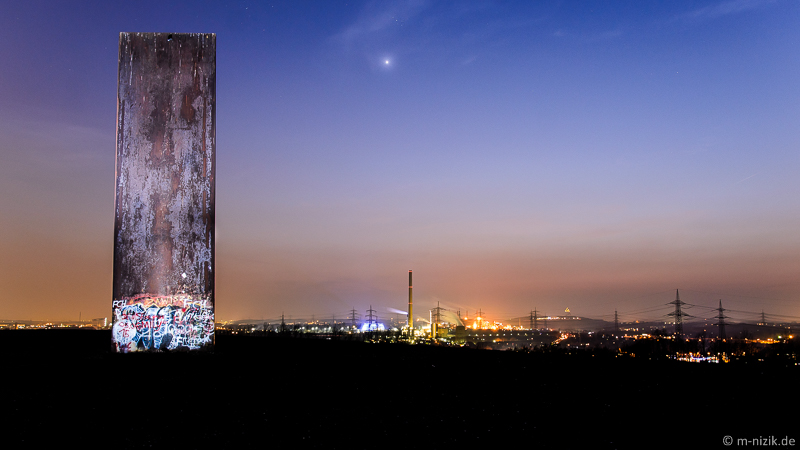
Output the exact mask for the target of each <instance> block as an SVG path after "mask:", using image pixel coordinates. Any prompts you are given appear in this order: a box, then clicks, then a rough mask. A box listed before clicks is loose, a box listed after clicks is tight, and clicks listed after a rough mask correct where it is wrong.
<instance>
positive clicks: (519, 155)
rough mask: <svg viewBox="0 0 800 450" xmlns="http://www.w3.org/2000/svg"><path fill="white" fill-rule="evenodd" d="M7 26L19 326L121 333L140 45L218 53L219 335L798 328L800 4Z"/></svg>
mask: <svg viewBox="0 0 800 450" xmlns="http://www.w3.org/2000/svg"><path fill="white" fill-rule="evenodd" d="M6 3H16V4H3V5H2V6H0V61H2V64H0V98H2V102H0V208H2V211H3V214H2V216H0V233H1V234H0V292H1V293H0V305H1V306H0V318H7V319H28V318H33V319H61V320H63V319H68V318H69V319H74V318H77V317H78V315H79V313H80V314H81V315H82V317H83V318H87V317H104V316H108V315H109V312H110V307H111V302H110V300H111V298H110V296H111V264H112V252H113V242H112V236H113V234H112V232H113V204H114V198H113V195H114V194H113V192H114V190H113V186H114V153H115V148H114V145H115V144H114V142H115V141H114V132H115V123H114V120H115V117H116V114H115V108H116V70H117V48H118V35H119V32H121V31H142V32H153V31H163V32H213V33H217V64H218V65H217V107H218V111H217V112H218V114H217V139H218V140H217V165H218V167H217V199H216V200H217V262H216V263H217V289H218V292H217V314H218V318H219V319H221V320H227V319H237V318H245V317H246V318H274V317H277V316H279V315H280V314H281V312H286V313H287V314H294V315H296V316H310V315H311V314H315V315H317V316H324V315H340V316H342V317H343V315H344V314H346V313H347V311H349V310H350V309H351V308H356V309H357V310H359V311H362V313H363V310H366V308H367V307H368V306H369V305H372V306H373V307H375V308H376V309H378V311H379V314H381V313H382V311H388V308H394V309H405V302H406V301H407V298H406V295H407V294H406V291H405V281H406V279H405V276H406V275H405V274H406V272H407V271H408V270H409V269H413V270H414V272H415V303H418V304H419V305H420V306H419V307H417V308H419V309H417V308H415V311H422V313H420V314H421V315H423V316H426V317H427V308H430V307H432V306H435V303H436V302H437V301H440V302H441V303H442V305H443V306H445V307H449V308H452V309H461V310H462V311H472V310H475V309H478V308H481V309H483V310H484V311H486V312H487V314H488V315H489V316H490V317H496V318H504V317H516V316H523V315H526V314H528V312H529V311H530V310H532V309H533V308H534V307H536V308H538V310H539V311H544V312H546V313H551V314H556V313H559V312H561V311H563V310H564V308H565V307H569V308H570V310H571V311H572V312H573V313H575V314H578V315H585V316H595V317H597V316H608V315H609V314H610V315H611V316H613V311H614V309H615V308H617V309H619V310H620V312H621V313H625V311H633V310H638V309H642V308H644V307H649V306H653V305H660V304H663V303H667V302H669V301H671V300H672V299H673V298H674V289H675V288H681V289H686V290H687V294H685V295H686V298H685V300H686V301H690V302H692V303H697V304H704V305H705V304H707V305H708V306H715V305H716V302H717V301H718V300H719V299H720V298H721V299H722V300H723V303H724V304H725V305H726V307H731V308H735V309H739V310H744V311H758V312H760V311H761V309H765V310H767V312H773V313H775V314H784V315H790V316H800V306H798V305H799V304H800V303H799V302H798V297H799V296H800V258H798V255H800V233H798V232H797V230H798V229H800V182H798V177H797V174H798V173H800V153H799V152H798V148H800V127H798V118H799V117H800V85H799V84H798V82H797V80H798V79H800V27H798V24H800V4H798V3H797V2H794V1H789V0H776V1H741V0H738V1H737V0H734V1H703V2H680V1H678V2H621V1H620V2H604V3H600V2H593V3H589V4H584V3H580V2H577V3H576V2H555V1H553V2H489V1H475V2H427V1H407V2H361V1H356V2H290V1H286V2H272V3H267V2H231V3H227V4H226V5H220V4H217V3H216V2H205V3H202V2H166V3H164V2H130V3H121V4H115V3H113V2H83V3H80V4H77V5H76V4H71V3H63V2H47V1H41V2H37V1H32V2H6ZM692 292H694V293H693V294H692ZM657 293H658V295H655V294H657ZM727 305H730V306H727ZM384 314H388V313H384Z"/></svg>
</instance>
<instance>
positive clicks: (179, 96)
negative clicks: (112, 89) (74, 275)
mask: <svg viewBox="0 0 800 450" xmlns="http://www.w3.org/2000/svg"><path fill="white" fill-rule="evenodd" d="M215 92H216V35H214V34H176V33H172V34H168V33H121V34H120V41H119V72H118V96H117V159H116V205H115V220H114V282H113V297H114V300H115V301H120V300H124V299H130V298H134V297H136V296H142V295H143V294H146V295H149V296H153V297H155V296H158V297H163V296H173V295H180V296H182V298H185V297H186V296H189V297H190V298H192V299H197V300H201V301H203V302H206V303H205V304H206V305H207V306H209V307H210V311H212V313H211V315H212V320H213V304H214V197H215V172H216V164H215V149H216V136H215V125H216V93H215Z"/></svg>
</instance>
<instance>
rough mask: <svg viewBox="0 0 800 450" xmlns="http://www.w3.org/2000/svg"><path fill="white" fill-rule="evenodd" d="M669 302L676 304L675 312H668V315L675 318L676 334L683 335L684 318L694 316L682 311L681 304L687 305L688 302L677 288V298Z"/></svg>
mask: <svg viewBox="0 0 800 450" xmlns="http://www.w3.org/2000/svg"><path fill="white" fill-rule="evenodd" d="M668 304H669V305H675V312H671V313H669V314H667V315H668V316H672V317H674V318H675V334H677V335H678V336H683V318H684V317H692V316H690V315H689V314H687V313H685V312H683V311H681V306H683V305H685V304H686V303H684V302H682V301H681V296H680V293H679V292H678V290H677V289H675V300H674V301H672V302H669V303H668Z"/></svg>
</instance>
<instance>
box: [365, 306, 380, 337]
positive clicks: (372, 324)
mask: <svg viewBox="0 0 800 450" xmlns="http://www.w3.org/2000/svg"><path fill="white" fill-rule="evenodd" d="M374 312H375V310H374V309H372V305H369V309H368V310H367V330H369V331H372V330H377V329H378V325H377V324H376V322H377V316H376V315H375V314H373V313H374Z"/></svg>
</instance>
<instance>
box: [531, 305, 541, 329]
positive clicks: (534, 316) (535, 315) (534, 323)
mask: <svg viewBox="0 0 800 450" xmlns="http://www.w3.org/2000/svg"><path fill="white" fill-rule="evenodd" d="M530 321H531V330H538V329H539V312H538V311H536V308H533V311H531V317H530Z"/></svg>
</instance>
